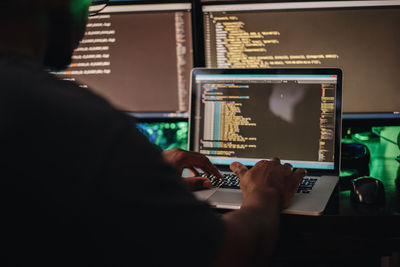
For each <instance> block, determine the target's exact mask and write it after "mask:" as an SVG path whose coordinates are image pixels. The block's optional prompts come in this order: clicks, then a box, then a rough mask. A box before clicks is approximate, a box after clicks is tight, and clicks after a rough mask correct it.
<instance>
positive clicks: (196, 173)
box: [186, 168, 199, 176]
mask: <svg viewBox="0 0 400 267" xmlns="http://www.w3.org/2000/svg"><path fill="white" fill-rule="evenodd" d="M186 169H188V170H189V171H190V172H191V173H192V174H193V176H199V172H198V171H197V170H196V169H195V168H186Z"/></svg>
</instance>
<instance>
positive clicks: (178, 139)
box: [136, 119, 189, 150]
mask: <svg viewBox="0 0 400 267" xmlns="http://www.w3.org/2000/svg"><path fill="white" fill-rule="evenodd" d="M188 124H189V123H188V121H187V120H186V121H183V120H171V119H169V120H156V121H152V120H147V121H138V122H136V127H137V128H138V130H139V131H140V132H142V133H143V134H144V135H145V136H146V137H147V138H148V139H149V141H150V142H151V143H153V144H155V145H157V146H159V147H160V148H161V149H162V150H168V149H173V148H180V149H184V150H187V149H188V132H189V127H188Z"/></svg>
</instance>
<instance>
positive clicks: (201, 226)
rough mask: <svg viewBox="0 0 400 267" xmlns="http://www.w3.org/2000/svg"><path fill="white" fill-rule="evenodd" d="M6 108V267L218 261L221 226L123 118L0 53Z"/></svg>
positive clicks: (1, 151) (1, 138) (2, 136)
mask: <svg viewBox="0 0 400 267" xmlns="http://www.w3.org/2000/svg"><path fill="white" fill-rule="evenodd" d="M116 86H118V85H116ZM0 109H1V110H0V155H1V160H0V162H1V163H0V167H1V168H0V178H1V184H0V201H1V204H0V212H1V213H0V214H1V215H0V221H1V229H0V244H1V245H2V247H1V255H0V265H3V264H8V265H9V266H11V265H19V264H21V265H29V266H36V265H38V266H39V265H40V266H42V265H47V264H49V265H50V264H51V265H53V266H60V265H65V266H77V265H85V266H89V265H91V266H100V265H112V266H127V265H139V266H197V265H198V266H207V265H208V264H209V263H210V261H211V260H212V258H213V257H214V256H215V253H216V252H217V251H218V247H219V246H220V245H221V241H222V238H223V224H222V222H221V220H220V218H218V216H217V215H216V214H214V212H213V211H212V209H211V208H210V207H209V206H208V205H207V204H205V203H202V202H199V201H197V200H196V199H195V198H194V196H193V195H192V193H191V192H190V191H189V190H188V189H187V188H186V186H185V185H184V183H183V182H182V179H181V178H180V177H179V176H178V174H177V173H176V171H175V170H174V169H173V168H172V167H171V166H169V165H168V164H166V163H165V162H164V161H163V160H162V156H161V153H160V152H159V150H158V149H157V148H156V147H155V146H153V145H152V144H150V143H149V142H148V141H147V139H146V138H145V137H144V136H143V135H142V134H140V133H139V132H138V131H137V130H136V128H135V126H134V122H133V121H132V119H131V118H129V117H128V116H127V115H125V114H123V113H121V112H119V111H117V110H115V109H114V108H113V107H112V106H111V105H110V104H108V103H107V102H106V101H105V100H103V99H102V98H100V97H98V96H96V95H95V94H93V93H91V92H90V91H88V90H85V89H82V88H80V87H78V86H77V85H76V84H75V83H72V82H67V81H60V80H58V79H57V78H55V77H53V76H52V75H50V74H48V73H46V72H45V71H43V70H42V67H41V65H40V64H38V63H36V62H35V61H34V60H32V59H30V58H27V57H24V56H20V55H11V54H0Z"/></svg>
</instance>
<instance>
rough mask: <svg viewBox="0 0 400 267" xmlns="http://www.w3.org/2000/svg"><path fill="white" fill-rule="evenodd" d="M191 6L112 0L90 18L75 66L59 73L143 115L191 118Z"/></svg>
mask: <svg viewBox="0 0 400 267" xmlns="http://www.w3.org/2000/svg"><path fill="white" fill-rule="evenodd" d="M162 2H163V3H162ZM191 9H192V4H191V3H190V2H188V1H185V2H183V1H179V0H177V1H176V2H175V1H111V2H110V4H109V6H107V7H106V8H105V9H104V10H103V11H101V13H100V14H99V15H97V16H94V17H90V18H89V21H88V24H87V28H86V34H85V37H84V38H83V40H82V41H81V43H80V45H79V47H78V48H77V49H76V50H75V52H74V55H73V61H72V64H71V66H70V67H69V68H68V69H67V70H66V71H62V72H57V73H56V74H57V75H58V76H59V77H61V78H63V79H68V80H74V81H77V82H78V83H80V84H81V85H82V86H84V87H85V86H87V87H89V88H90V89H91V90H93V91H94V92H95V93H97V94H99V95H101V96H103V97H105V98H106V99H107V100H109V101H110V102H111V103H112V104H113V105H114V106H115V107H116V108H118V109H120V110H122V111H126V112H129V113H130V114H133V115H137V116H138V117H140V118H146V117H150V118H177V117H178V118H187V117H188V111H189V82H190V81H189V80H190V71H191V69H192V67H193V48H192V47H193V41H192V18H191Z"/></svg>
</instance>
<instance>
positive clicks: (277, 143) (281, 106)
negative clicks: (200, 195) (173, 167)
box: [194, 74, 337, 169]
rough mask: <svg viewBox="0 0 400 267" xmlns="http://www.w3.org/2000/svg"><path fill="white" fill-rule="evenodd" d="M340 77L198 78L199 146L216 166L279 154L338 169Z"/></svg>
mask: <svg viewBox="0 0 400 267" xmlns="http://www.w3.org/2000/svg"><path fill="white" fill-rule="evenodd" d="M336 82H337V79H336V77H335V76H334V75H255V74H252V75H236V74H235V75H228V74H223V75H213V74H211V75H208V74H207V75H197V76H196V83H195V94H196V97H195V99H196V103H195V105H196V106H195V109H196V111H195V113H196V115H195V118H196V120H195V122H194V123H195V124H196V126H195V129H196V130H195V141H194V142H195V147H194V149H195V150H196V151H199V152H201V153H203V154H205V155H207V156H208V157H209V158H210V160H211V161H212V162H213V163H214V164H223V165H224V164H226V165H227V164H230V163H231V162H233V161H235V160H239V161H241V162H244V163H245V164H246V165H249V166H252V165H254V164H255V163H256V162H257V161H259V160H260V159H266V158H271V157H273V156H278V157H279V158H281V159H282V161H286V162H290V163H291V164H293V166H295V167H302V168H317V169H333V165H334V147H335V141H334V138H335V92H336Z"/></svg>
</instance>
